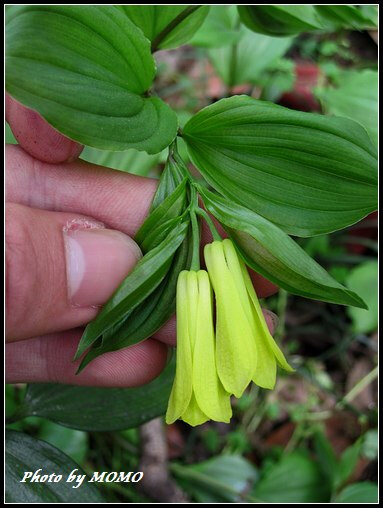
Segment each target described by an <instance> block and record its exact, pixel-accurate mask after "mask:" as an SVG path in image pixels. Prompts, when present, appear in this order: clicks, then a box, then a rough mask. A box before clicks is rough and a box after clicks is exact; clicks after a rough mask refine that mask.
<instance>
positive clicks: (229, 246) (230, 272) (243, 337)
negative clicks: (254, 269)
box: [205, 239, 293, 397]
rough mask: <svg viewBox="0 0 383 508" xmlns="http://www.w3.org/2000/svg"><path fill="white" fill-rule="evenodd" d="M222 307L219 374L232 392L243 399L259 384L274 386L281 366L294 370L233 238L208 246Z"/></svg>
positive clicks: (219, 308)
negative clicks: (275, 336)
mask: <svg viewBox="0 0 383 508" xmlns="http://www.w3.org/2000/svg"><path fill="white" fill-rule="evenodd" d="M205 262H206V266H207V269H208V273H209V276H210V279H211V281H212V285H213V289H214V292H215V296H216V304H217V325H216V342H217V370H218V374H219V377H220V380H221V381H222V384H223V386H224V388H225V389H226V391H227V392H229V393H233V394H234V395H235V396H236V397H240V396H241V395H242V393H243V391H244V390H245V388H246V387H247V385H248V384H249V383H250V381H251V380H252V381H254V383H256V384H257V385H259V386H261V387H263V388H270V389H271V388H273V387H274V385H275V380H276V367H277V364H278V365H279V366H280V367H282V368H283V369H285V370H287V371H290V372H291V371H293V369H292V368H291V367H290V365H289V364H288V363H287V361H286V359H285V357H284V355H283V353H282V351H281V350H280V349H279V347H278V346H277V344H276V343H275V341H274V339H273V337H272V336H271V334H270V332H269V330H268V327H267V324H266V321H265V318H264V315H263V312H262V309H261V307H260V305H259V301H258V298H257V295H256V293H255V290H254V287H253V284H252V282H251V279H250V277H249V274H248V272H247V269H246V266H245V264H244V263H243V261H242V260H241V259H240V258H239V257H238V254H237V252H236V250H235V247H234V245H233V243H232V241H231V240H229V239H225V240H223V241H215V242H213V243H211V244H209V245H206V246H205Z"/></svg>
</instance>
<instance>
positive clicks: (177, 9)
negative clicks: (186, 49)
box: [120, 5, 209, 51]
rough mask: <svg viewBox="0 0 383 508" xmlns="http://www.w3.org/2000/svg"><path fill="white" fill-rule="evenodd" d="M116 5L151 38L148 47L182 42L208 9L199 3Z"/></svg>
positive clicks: (169, 46)
mask: <svg viewBox="0 0 383 508" xmlns="http://www.w3.org/2000/svg"><path fill="white" fill-rule="evenodd" d="M120 8H121V9H122V10H123V11H124V12H125V14H126V15H127V17H128V18H129V19H130V20H131V21H132V22H133V23H134V24H135V25H136V26H138V27H139V28H140V29H141V30H142V32H143V33H144V35H145V37H147V38H148V39H149V40H150V41H151V42H152V50H153V51H156V50H157V49H169V48H175V47H177V46H181V45H182V44H185V43H186V42H187V41H188V40H189V39H190V38H191V37H192V36H193V35H194V33H195V32H196V31H197V30H198V29H199V27H200V26H201V25H202V23H203V22H204V20H205V17H206V15H207V13H208V12H209V7H208V6H201V5H123V6H120Z"/></svg>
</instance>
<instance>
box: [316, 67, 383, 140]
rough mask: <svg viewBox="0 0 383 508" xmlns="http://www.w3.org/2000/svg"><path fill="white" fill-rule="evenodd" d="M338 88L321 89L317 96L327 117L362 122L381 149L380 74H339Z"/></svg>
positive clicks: (366, 71)
mask: <svg viewBox="0 0 383 508" xmlns="http://www.w3.org/2000/svg"><path fill="white" fill-rule="evenodd" d="M335 79H336V85H337V86H336V88H330V87H326V88H323V87H322V88H318V89H317V90H316V92H315V93H316V95H317V97H319V99H320V100H321V102H322V105H323V107H324V110H325V111H326V113H329V114H331V115H337V116H343V117H346V118H351V119H352V120H356V121H357V122H359V123H360V124H361V125H362V126H363V127H364V128H365V129H366V130H367V132H368V134H369V135H370V138H371V140H372V141H373V143H374V144H375V145H376V146H377V145H378V72H377V71H373V70H369V69H365V70H363V71H339V72H337V74H336V76H335Z"/></svg>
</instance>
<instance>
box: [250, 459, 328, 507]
mask: <svg viewBox="0 0 383 508" xmlns="http://www.w3.org/2000/svg"><path fill="white" fill-rule="evenodd" d="M253 494H254V496H255V497H256V498H257V499H258V502H261V501H263V502H266V503H280V502H281V501H282V502H283V503H328V502H329V500H330V485H329V483H328V481H327V479H326V477H325V476H324V475H323V473H322V471H321V469H320V467H319V465H318V464H317V463H316V462H314V461H313V460H312V459H310V458H308V457H307V456H306V455H304V454H303V453H300V452H293V453H291V454H289V455H283V456H282V458H281V460H280V461H279V462H278V463H277V464H275V465H273V466H271V467H270V468H269V469H268V470H267V472H266V473H265V475H264V477H262V478H261V479H260V481H259V482H258V483H257V484H256V485H255V489H254V491H253Z"/></svg>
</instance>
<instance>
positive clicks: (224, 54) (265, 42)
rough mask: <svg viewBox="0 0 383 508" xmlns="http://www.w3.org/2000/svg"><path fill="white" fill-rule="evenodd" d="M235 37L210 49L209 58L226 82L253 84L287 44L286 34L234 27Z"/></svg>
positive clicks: (290, 41)
mask: <svg viewBox="0 0 383 508" xmlns="http://www.w3.org/2000/svg"><path fill="white" fill-rule="evenodd" d="M238 34H239V36H240V38H239V40H238V41H236V42H235V44H234V45H231V46H224V47H222V48H214V49H210V50H209V52H208V55H209V58H210V60H211V61H212V63H213V65H214V67H215V69H216V71H217V72H218V74H219V75H220V77H221V78H222V80H223V82H224V83H225V84H226V85H228V86H235V85H241V84H244V83H252V84H257V83H258V82H259V81H260V80H261V78H262V75H263V73H264V71H265V70H266V69H267V68H268V67H269V66H271V65H272V64H274V63H275V62H276V60H277V59H278V58H279V57H281V56H282V55H284V54H285V52H286V51H287V50H288V48H289V47H290V46H291V43H292V39H291V38H289V37H284V38H280V37H269V36H267V35H261V34H257V33H254V32H252V31H251V30H248V29H247V28H246V27H244V26H243V25H241V26H240V27H239V28H238Z"/></svg>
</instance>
